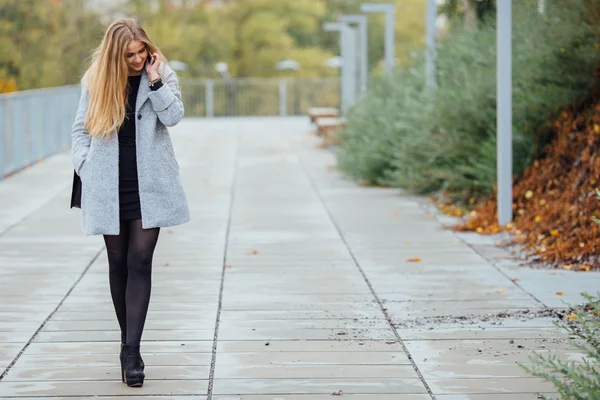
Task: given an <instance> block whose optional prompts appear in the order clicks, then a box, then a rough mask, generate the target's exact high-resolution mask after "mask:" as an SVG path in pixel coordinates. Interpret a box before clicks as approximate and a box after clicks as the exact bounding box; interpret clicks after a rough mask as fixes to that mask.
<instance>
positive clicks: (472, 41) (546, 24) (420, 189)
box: [338, 0, 597, 196]
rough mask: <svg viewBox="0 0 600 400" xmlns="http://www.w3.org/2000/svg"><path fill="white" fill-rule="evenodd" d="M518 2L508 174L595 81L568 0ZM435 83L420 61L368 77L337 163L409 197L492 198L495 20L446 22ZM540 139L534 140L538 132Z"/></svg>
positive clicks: (589, 35) (584, 34)
mask: <svg viewBox="0 0 600 400" xmlns="http://www.w3.org/2000/svg"><path fill="white" fill-rule="evenodd" d="M534 3H535V2H533V3H532V2H517V3H516V4H515V5H514V17H513V38H514V40H513V151H514V155H513V160H514V166H513V171H514V173H515V174H519V173H521V172H522V171H523V170H524V169H525V168H526V167H527V166H528V165H529V164H530V163H531V162H532V160H533V158H534V157H535V156H536V148H538V146H537V145H538V144H541V145H544V144H545V138H546V136H545V135H544V133H545V132H547V131H548V130H549V127H550V124H551V121H552V119H553V117H554V115H556V113H557V112H559V111H560V110H561V108H562V107H563V106H565V105H569V104H572V103H575V102H577V101H581V100H583V99H584V98H585V97H586V96H588V95H589V94H590V93H591V91H592V87H593V83H594V70H595V66H596V53H597V52H596V43H597V37H596V34H595V32H594V30H593V27H592V26H590V25H589V24H584V23H582V21H583V17H582V16H581V15H582V14H581V12H578V10H577V9H576V8H575V7H574V6H573V2H571V1H566V0H557V1H555V2H553V3H552V7H548V12H547V14H545V15H543V16H542V15H540V14H538V13H537V11H536V7H535V4H534ZM437 73H438V84H439V87H438V88H437V89H436V90H435V92H434V93H428V92H427V91H426V90H424V85H423V82H424V79H425V78H424V62H423V60H422V59H421V58H419V59H417V60H415V63H414V66H413V67H412V69H410V70H402V71H396V73H395V74H394V76H393V77H392V78H390V79H387V80H386V79H381V80H378V81H376V82H375V83H374V84H373V85H372V86H371V88H370V91H369V92H368V94H367V96H366V97H365V98H364V99H363V100H362V101H361V102H359V103H357V104H356V106H355V107H354V108H353V109H352V110H351V113H350V115H349V121H348V127H347V129H346V130H345V131H344V132H343V134H342V136H341V138H342V145H341V149H340V152H339V153H338V164H339V166H340V168H341V169H342V171H344V172H345V173H347V174H348V175H349V176H352V177H355V178H358V179H362V180H366V181H369V182H372V183H384V184H390V185H392V186H397V187H401V188H406V189H409V190H410V191H413V192H416V193H432V192H437V191H441V190H448V191H450V192H454V193H461V194H464V195H469V196H471V195H473V194H490V193H491V192H492V190H493V185H494V183H495V181H496V30H495V24H494V21H493V20H491V21H486V22H485V23H482V24H479V26H478V27H477V28H463V27H458V28H454V29H452V31H451V34H449V35H447V37H445V38H444V39H443V40H441V41H440V43H439V44H438V60H437ZM538 137H541V138H542V140H541V143H537V138H538Z"/></svg>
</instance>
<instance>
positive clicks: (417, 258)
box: [406, 257, 421, 262]
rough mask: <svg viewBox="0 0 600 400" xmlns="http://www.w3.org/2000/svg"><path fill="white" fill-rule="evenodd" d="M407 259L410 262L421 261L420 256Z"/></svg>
mask: <svg viewBox="0 0 600 400" xmlns="http://www.w3.org/2000/svg"><path fill="white" fill-rule="evenodd" d="M406 261H408V262H421V259H420V258H419V257H413V258H409V259H407V260H406Z"/></svg>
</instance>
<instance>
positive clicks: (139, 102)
mask: <svg viewBox="0 0 600 400" xmlns="http://www.w3.org/2000/svg"><path fill="white" fill-rule="evenodd" d="M149 95H150V81H149V80H148V73H147V72H146V69H145V68H144V70H143V71H142V78H141V79H140V87H139V89H138V94H137V98H136V100H135V114H136V115H137V114H139V112H140V108H141V107H142V106H143V105H144V103H145V102H146V100H148V96H149Z"/></svg>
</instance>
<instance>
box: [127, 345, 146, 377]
mask: <svg viewBox="0 0 600 400" xmlns="http://www.w3.org/2000/svg"><path fill="white" fill-rule="evenodd" d="M121 377H122V379H123V381H124V382H125V383H127V386H130V387H140V386H142V385H143V384H144V378H145V377H146V376H145V374H144V361H143V360H142V356H141V355H140V346H131V345H127V344H126V345H124V346H123V363H122V364H121Z"/></svg>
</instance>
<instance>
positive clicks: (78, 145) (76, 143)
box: [71, 85, 91, 176]
mask: <svg viewBox="0 0 600 400" xmlns="http://www.w3.org/2000/svg"><path fill="white" fill-rule="evenodd" d="M88 100H89V99H88V89H87V88H86V87H85V86H83V85H82V89H81V97H80V99H79V108H78V109H77V113H76V114H75V122H74V123H73V129H72V132H71V161H72V163H73V168H74V169H75V172H77V175H79V176H81V171H82V169H83V166H84V164H85V159H86V156H87V153H88V151H89V149H90V142H91V140H90V135H89V133H88V131H87V129H86V128H85V114H86V111H87V108H88Z"/></svg>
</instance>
